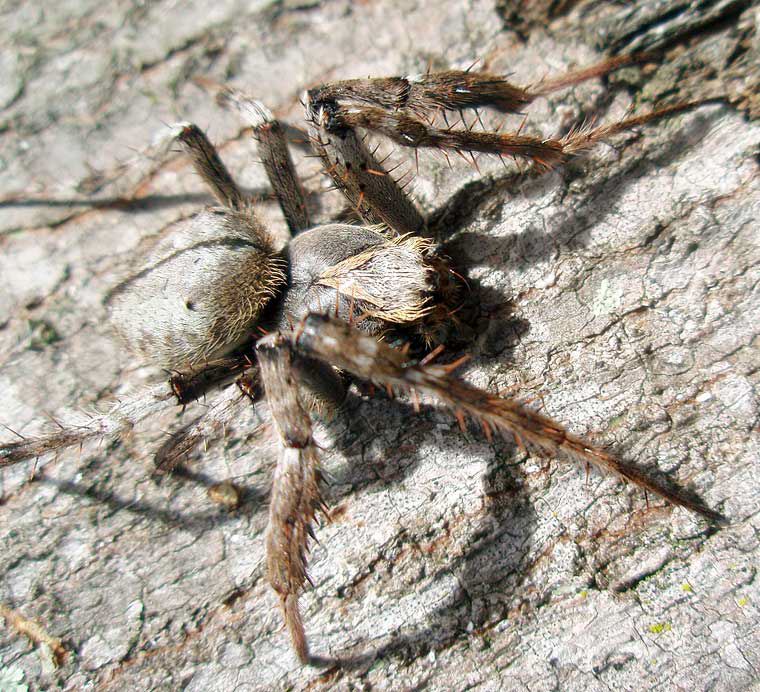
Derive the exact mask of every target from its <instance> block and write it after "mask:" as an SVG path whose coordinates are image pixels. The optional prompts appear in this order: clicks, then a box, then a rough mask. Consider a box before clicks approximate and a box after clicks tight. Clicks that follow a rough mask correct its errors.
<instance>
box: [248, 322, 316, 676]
mask: <svg viewBox="0 0 760 692" xmlns="http://www.w3.org/2000/svg"><path fill="white" fill-rule="evenodd" d="M256 354H257V357H258V361H259V367H260V369H261V377H262V380H263V383H264V389H265V391H266V396H267V401H268V402H269V409H270V411H271V413H272V419H273V421H274V427H275V429H276V431H277V433H278V436H279V439H280V457H279V460H278V462H277V467H276V469H275V471H274V476H273V478H272V495H271V500H270V502H269V524H268V526H267V534H266V550H267V574H268V576H269V582H270V584H271V585H272V587H273V588H274V590H275V591H276V592H277V593H278V594H279V596H280V601H281V604H282V608H283V614H284V616H285V623H286V625H287V628H288V631H289V632H290V638H291V640H292V642H293V648H294V649H295V651H296V653H297V654H298V658H299V659H300V660H301V661H302V662H303V663H306V662H307V661H308V660H309V648H308V644H307V642H306V635H305V633H304V628H303V622H302V620H301V613H300V611H299V608H298V597H299V595H300V593H301V591H302V590H303V586H304V583H305V582H306V580H307V579H308V575H307V573H306V552H307V550H308V540H309V537H313V535H314V534H313V529H312V526H311V524H312V522H313V521H314V518H315V515H316V512H317V510H322V511H325V509H326V508H325V504H324V501H323V499H322V495H321V492H320V484H321V481H322V475H321V473H320V470H319V454H318V450H317V446H316V444H315V443H314V440H313V438H312V427H311V420H310V418H309V414H308V413H307V412H306V410H305V409H304V407H303V405H302V404H301V401H300V398H299V387H298V381H297V379H296V375H295V369H294V367H293V361H294V359H297V358H298V356H297V354H296V353H295V349H294V348H293V345H292V343H291V341H290V340H289V339H288V338H287V337H286V336H283V335H282V334H271V335H269V336H266V337H264V338H262V339H260V340H259V341H258V342H257V344H256Z"/></svg>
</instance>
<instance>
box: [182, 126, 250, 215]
mask: <svg viewBox="0 0 760 692" xmlns="http://www.w3.org/2000/svg"><path fill="white" fill-rule="evenodd" d="M172 132H173V134H174V138H175V140H176V141H177V142H178V143H179V144H181V145H182V148H183V150H184V151H185V153H186V154H187V155H188V156H189V157H190V160H191V161H192V164H193V167H194V168H195V170H196V172H197V173H198V175H200V177H201V178H202V179H203V182H205V183H206V185H208V187H209V189H210V190H211V192H212V194H213V195H214V197H215V198H216V200H217V201H218V202H219V204H221V205H222V206H224V207H228V208H230V209H238V210H240V209H245V207H246V206H247V200H246V198H245V195H243V193H242V191H241V190H240V188H239V187H238V186H237V183H236V182H235V181H234V180H233V179H232V176H231V175H230V172H229V171H228V170H227V167H226V166H225V165H224V163H222V159H221V158H219V153H218V152H217V150H216V147H215V146H214V145H213V144H212V143H211V142H210V141H209V138H208V137H206V133H205V132H203V130H201V129H200V128H199V127H198V126H197V125H194V124H193V123H176V124H175V125H173V126H172Z"/></svg>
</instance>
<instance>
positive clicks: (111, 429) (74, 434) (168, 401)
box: [0, 383, 176, 468]
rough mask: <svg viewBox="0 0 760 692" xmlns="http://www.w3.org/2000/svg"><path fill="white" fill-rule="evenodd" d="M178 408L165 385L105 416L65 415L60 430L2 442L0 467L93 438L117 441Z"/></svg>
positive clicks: (130, 399) (137, 397)
mask: <svg viewBox="0 0 760 692" xmlns="http://www.w3.org/2000/svg"><path fill="white" fill-rule="evenodd" d="M175 405H176V400H175V398H174V393H173V392H172V390H171V388H170V387H169V386H168V385H167V384H166V383H163V384H160V385H156V386H154V387H150V388H149V389H148V390H147V391H146V390H143V391H142V392H140V393H139V394H138V395H137V396H135V397H132V398H129V399H125V400H123V401H120V402H118V403H116V404H114V405H113V406H112V407H111V408H110V409H109V410H108V411H107V412H106V413H103V414H95V415H91V416H88V415H86V414H84V413H74V412H69V413H66V414H64V415H63V416H62V417H61V419H60V420H58V419H56V420H55V423H56V425H57V426H58V428H59V429H58V430H53V431H51V432H49V433H47V434H43V435H39V436H35V437H23V436H21V439H20V440H18V441H14V442H3V443H0V468H4V467H6V466H12V465H13V464H17V463H19V462H21V461H26V460H27V459H35V458H37V457H41V456H43V455H45V454H54V453H56V452H58V451H59V450H62V449H65V448H66V447H75V446H77V445H83V444H84V443H85V442H88V441H89V440H92V439H102V440H110V439H114V438H116V437H118V436H120V435H122V434H123V433H124V432H125V431H127V430H130V429H131V428H133V427H134V426H135V425H136V424H137V423H139V422H140V421H141V420H144V419H145V418H147V417H148V416H152V415H156V414H158V413H160V412H161V411H163V410H164V409H167V408H169V407H171V406H175Z"/></svg>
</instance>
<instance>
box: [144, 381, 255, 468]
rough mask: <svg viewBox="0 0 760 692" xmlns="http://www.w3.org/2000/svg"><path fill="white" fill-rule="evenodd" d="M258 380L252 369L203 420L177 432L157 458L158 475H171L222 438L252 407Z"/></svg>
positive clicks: (162, 447) (205, 413)
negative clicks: (208, 443)
mask: <svg viewBox="0 0 760 692" xmlns="http://www.w3.org/2000/svg"><path fill="white" fill-rule="evenodd" d="M257 380H258V371H257V370H255V369H251V370H250V371H249V373H248V374H247V375H245V376H241V377H239V378H238V379H237V381H236V385H237V386H235V387H227V389H225V390H224V391H223V392H222V393H221V394H220V395H219V398H218V399H217V400H215V401H214V402H213V404H212V405H211V406H210V407H209V408H208V409H207V410H206V411H204V412H203V413H202V414H201V415H200V416H198V417H197V418H195V419H194V420H192V421H191V422H190V423H188V424H187V425H185V426H183V427H182V428H181V429H180V430H178V431H176V432H173V433H172V434H171V435H170V436H169V438H168V439H167V440H166V441H165V442H164V443H163V444H162V445H161V446H160V447H159V449H158V451H157V452H156V454H155V457H154V461H155V470H154V475H155V476H163V475H166V474H168V473H171V472H172V471H173V470H174V469H175V468H177V466H178V465H179V464H181V463H182V462H183V461H184V460H185V459H186V458H187V456H188V455H189V454H190V452H192V451H193V450H194V449H195V448H196V447H198V446H199V445H201V444H203V443H204V442H205V441H206V440H212V439H216V438H218V437H221V435H220V434H219V433H220V431H223V430H224V429H225V427H226V426H227V425H228V424H229V423H231V422H233V421H235V420H237V419H238V418H239V417H240V414H241V412H242V410H243V409H244V408H245V407H246V406H248V405H249V404H250V401H251V396H252V392H253V389H254V388H255V387H256V383H257ZM241 390H242V391H241ZM255 432H256V430H255V429H254V430H249V431H248V434H253V433H255Z"/></svg>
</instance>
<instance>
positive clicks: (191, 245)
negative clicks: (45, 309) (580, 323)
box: [0, 56, 722, 663]
mask: <svg viewBox="0 0 760 692" xmlns="http://www.w3.org/2000/svg"><path fill="white" fill-rule="evenodd" d="M639 60H641V56H638V57H636V56H628V57H624V58H618V59H614V60H608V61H605V62H603V63H600V64H599V65H595V66H593V67H590V68H588V69H585V70H580V71H576V72H572V73H569V74H567V75H565V76H562V77H558V78H555V79H550V80H544V81H543V82H540V83H539V84H537V85H534V86H528V87H521V86H517V85H514V84H511V83H510V82H508V81H507V80H506V79H505V78H504V77H502V76H498V75H493V74H489V73H486V72H479V71H471V70H449V71H446V72H435V73H426V74H422V75H418V76H413V77H392V78H383V79H370V78H367V79H354V80H348V81H339V82H333V83H328V84H325V85H323V86H320V87H317V88H314V89H312V90H310V91H308V92H307V94H306V98H305V111H306V121H307V124H308V128H309V138H310V142H311V146H312V149H313V151H314V154H315V155H316V156H318V157H319V158H320V159H321V161H322V164H323V167H324V170H325V172H326V173H327V174H328V175H329V176H330V177H331V178H332V180H333V181H334V184H335V186H336V187H337V188H338V189H339V190H341V191H342V192H343V194H344V196H345V198H346V199H347V200H348V202H349V203H350V204H351V206H352V208H353V210H354V211H355V213H356V214H357V215H358V217H360V218H361V220H362V221H363V224H361V225H359V224H356V223H329V224H325V225H317V226H313V225H312V223H311V221H310V218H309V212H308V210H307V206H306V203H305V197H304V193H303V190H302V187H301V185H300V183H299V180H298V178H297V176H296V173H295V169H294V166H293V164H292V161H291V158H290V155H289V153H288V148H287V144H286V138H285V130H284V127H283V125H282V124H281V123H280V122H278V121H277V120H276V119H275V118H274V117H273V115H272V113H271V112H270V111H269V110H268V109H267V108H266V107H265V106H264V105H262V104H261V103H260V102H258V101H256V100H254V99H253V98H251V97H249V96H247V95H245V94H243V93H241V92H239V91H236V90H231V89H223V90H222V91H221V92H220V101H221V102H222V103H223V104H224V105H226V106H228V107H232V108H234V109H236V110H237V111H238V112H239V114H240V115H241V116H242V117H243V119H244V120H245V122H246V123H247V124H248V125H249V126H250V127H252V129H253V132H254V134H255V137H256V139H257V140H258V143H259V144H258V147H259V152H260V156H261V158H262V161H263V164H264V167H265V170H266V172H267V175H268V178H269V181H270V183H271V186H272V189H273V191H274V194H275V196H276V198H277V200H278V201H279V204H280V207H281V209H282V212H283V214H284V217H285V219H286V222H287V224H288V227H289V229H290V233H291V238H290V240H289V241H288V242H287V244H286V245H285V247H284V248H283V249H279V250H278V249H276V248H275V246H274V244H273V240H272V238H271V236H270V235H269V233H268V231H267V229H266V228H265V227H264V226H263V224H262V223H261V222H260V220H259V219H258V217H257V214H256V210H255V208H254V204H253V202H252V201H251V200H250V199H249V198H247V197H246V195H245V194H243V192H242V191H241V189H240V188H239V187H238V186H237V184H236V183H235V181H234V180H233V178H232V176H231V175H230V173H229V172H228V171H227V169H226V168H225V166H224V164H223V163H222V161H221V159H220V157H219V156H218V154H217V152H216V150H215V148H214V146H213V145H212V144H211V142H210V141H209V140H208V138H207V137H206V135H205V134H204V133H203V131H202V130H201V129H199V128H198V127H197V126H196V125H193V124H191V123H180V124H177V125H175V126H173V129H172V137H173V140H174V141H176V142H178V143H179V145H180V146H181V147H182V149H183V150H184V151H185V152H186V153H187V155H189V157H190V159H191V160H192V163H193V166H194V168H195V169H196V171H197V172H198V173H199V174H200V176H201V177H202V178H203V180H204V181H205V182H206V183H207V185H208V186H209V188H210V190H211V192H212V193H213V195H214V197H215V199H216V200H217V202H218V206H214V207H208V208H206V209H204V210H202V211H201V212H200V213H198V214H197V215H196V216H195V217H193V218H192V219H189V220H187V221H185V222H183V223H182V224H180V225H179V226H178V227H177V228H176V229H175V230H174V232H173V233H172V234H171V235H170V236H168V237H167V238H165V239H163V240H162V241H161V242H160V243H159V244H158V245H157V246H156V247H155V248H154V249H153V250H152V251H151V253H150V254H149V255H148V257H147V258H146V259H145V262H144V265H143V267H142V268H141V269H140V270H139V271H138V272H136V273H135V274H134V275H133V276H131V277H130V278H129V279H127V280H126V281H125V282H123V283H122V284H120V285H119V286H117V287H116V288H115V289H114V290H113V291H112V292H111V293H110V295H109V296H108V298H107V302H108V304H109V306H110V311H111V316H112V318H113V321H114V324H115V326H116V329H117V330H118V332H119V333H120V335H121V337H122V338H123V340H124V342H125V343H126V345H127V346H128V347H129V348H130V350H131V351H133V352H134V353H135V354H137V355H138V356H140V357H141V358H143V359H144V360H146V361H148V362H151V363H155V364H159V365H161V366H163V367H164V368H166V369H168V370H169V371H171V373H172V374H171V377H170V378H169V381H168V386H167V383H162V384H159V385H157V386H155V387H154V388H152V389H150V390H149V391H148V392H146V393H145V394H144V396H141V397H139V398H136V399H134V400H129V401H125V402H121V403H119V404H117V405H115V406H114V407H113V408H112V409H111V410H110V411H108V412H107V413H105V414H103V415H100V416H96V417H94V418H92V419H87V420H86V421H84V422H83V424H81V425H73V424H70V425H65V426H63V427H62V428H61V429H60V430H58V431H55V432H52V433H50V434H46V435H42V436H39V437H35V438H26V439H21V440H20V441H13V442H6V443H3V444H0V467H4V466H9V465H11V464H14V463H17V462H19V461H22V460H25V459H31V458H35V457H39V456H42V455H44V454H47V453H51V452H55V451H56V450H58V449H61V448H63V447H66V446H72V445H79V444H82V443H83V442H84V441H85V440H87V439H89V438H93V437H114V436H117V435H118V434H119V433H120V432H122V431H123V430H125V429H127V428H129V427H131V426H132V425H134V423H135V422H136V421H138V420H140V419H142V418H145V417H146V416H148V415H150V414H151V413H153V412H155V411H158V410H160V409H161V408H163V407H165V406H166V405H168V404H171V403H173V402H176V403H178V404H180V405H185V404H187V403H189V402H191V401H194V400H196V399H198V398H199V397H201V396H202V395H203V394H205V393H206V392H208V391H209V390H211V389H213V388H219V387H223V386H226V385H230V384H231V383H235V384H236V385H237V388H239V389H240V390H242V391H243V392H244V393H245V394H247V395H248V396H249V397H250V398H251V399H256V398H258V397H259V396H260V395H261V393H262V390H263V395H264V396H265V398H266V400H267V402H268V404H269V408H270V411H271V416H272V420H273V424H274V428H275V430H276V433H277V438H278V440H279V447H280V455H279V460H278V462H277V465H276V468H275V471H274V476H273V479H272V490H271V501H270V505H269V523H268V528H267V533H266V553H267V557H266V564H267V572H268V577H269V581H270V583H271V586H272V587H273V589H274V590H275V591H276V593H277V594H278V596H279V599H280V603H281V607H282V612H283V615H284V620H285V624H286V627H287V630H288V632H289V634H290V637H291V641H292V645H293V648H294V650H295V652H296V654H297V655H298V657H299V659H300V660H301V661H302V662H304V663H306V662H308V661H309V660H310V654H309V647H308V644H307V639H306V635H305V630H304V625H303V623H302V620H301V615H300V612H299V605H298V601H299V595H300V594H301V592H302V591H303V589H304V586H305V584H306V582H307V581H308V580H309V577H308V574H307V552H308V544H309V540H310V539H313V538H314V536H315V535H314V531H313V523H314V522H315V519H316V515H317V514H318V513H319V512H322V513H324V514H325V515H327V507H326V504H325V501H324V499H323V496H322V485H323V480H324V479H323V476H322V473H321V471H320V460H319V450H318V447H317V445H316V443H315V441H314V438H313V427H312V416H313V415H315V414H327V413H329V412H331V411H334V410H336V409H337V408H338V407H339V406H340V405H341V403H342V401H343V399H344V397H345V396H346V391H347V387H348V386H349V384H350V382H351V378H355V379H357V380H361V381H368V382H372V383H375V384H378V385H380V386H382V387H385V388H387V389H388V391H389V393H392V392H393V391H405V392H408V393H409V394H410V396H411V398H412V400H413V403H414V405H415V407H418V406H419V395H420V394H424V395H427V396H429V397H431V398H433V399H435V400H436V401H438V402H439V403H440V404H442V405H444V406H445V407H448V408H449V409H451V410H452V411H453V412H454V415H455V416H456V418H457V420H458V422H459V424H460V426H461V427H462V428H464V427H465V425H466V422H467V420H468V419H470V420H474V421H476V422H477V423H479V424H480V426H481V427H482V430H483V432H484V434H485V435H486V437H488V438H490V437H491V435H492V434H493V433H495V432H498V433H509V434H511V435H513V436H514V437H515V438H516V440H517V441H518V443H520V444H521V445H524V446H526V447H529V448H533V449H536V450H538V451H541V452H544V453H547V454H553V455H554V454H556V455H563V456H567V457H570V458H573V459H575V460H578V461H580V462H582V463H584V464H587V465H588V464H594V465H596V466H597V467H600V468H601V469H603V470H606V471H609V472H612V473H615V474H617V475H618V476H619V477H621V478H622V479H623V480H626V481H630V482H632V483H634V484H636V485H638V486H640V487H642V488H643V489H644V490H645V491H651V492H653V493H655V494H657V495H660V496H661V497H663V498H665V499H667V500H668V501H670V502H671V503H673V504H675V505H680V506H682V507H685V508H687V509H689V510H691V511H693V512H696V513H697V514H700V515H701V516H703V517H705V518H706V519H708V520H711V521H717V522H719V521H721V520H722V517H721V515H720V514H718V513H717V512H715V511H713V510H711V509H709V508H707V507H705V506H704V505H703V504H702V503H701V502H700V501H699V500H698V499H696V498H693V497H691V496H689V495H688V494H687V493H686V492H684V491H682V490H676V489H673V488H671V487H669V486H666V485H663V484H660V483H658V482H655V481H653V480H652V479H650V478H648V477H647V476H646V475H644V474H643V473H642V472H640V471H638V470H637V469H636V468H634V467H631V466H628V465H625V464H623V463H621V462H620V461H618V460H617V459H616V458H615V457H614V456H612V455H611V454H609V453H608V452H606V451H604V450H603V449H601V448H598V447H595V446H593V445H592V444H590V443H588V442H586V441H584V440H582V439H580V438H578V437H575V436H573V435H572V434H570V433H568V432H567V431H566V430H565V429H564V428H563V426H562V425H561V424H559V423H557V422H555V421H553V420H551V419H550V418H548V417H546V416H544V415H542V414H539V413H537V412H535V411H533V410H531V409H530V408H528V407H526V406H524V405H522V404H520V403H518V402H517V401H515V400H513V399H509V398H505V397H502V396H499V395H496V394H492V393H489V392H487V391H483V390H480V389H478V388H476V387H474V386H472V385H470V384H467V383H466V382H465V381H463V380H462V379H460V378H458V377H457V376H456V375H455V374H454V370H455V369H456V368H457V366H458V365H459V364H460V363H461V362H462V361H463V360H464V359H463V358H460V359H459V360H455V361H454V362H451V363H448V364H436V363H435V362H434V361H435V359H436V357H437V356H438V355H439V354H440V351H441V350H442V348H443V346H442V344H443V341H444V340H445V339H446V337H447V334H448V330H449V328H450V327H451V325H452V324H453V325H456V322H457V316H456V309H457V301H458V300H460V297H461V291H462V282H461V281H460V278H461V277H460V276H459V274H457V273H456V272H455V271H454V269H453V268H452V267H450V266H449V263H448V261H447V259H446V258H445V257H444V256H442V254H441V253H440V252H439V251H438V250H437V248H436V245H435V242H434V239H433V238H431V237H429V234H428V232H427V227H426V220H425V219H424V217H423V216H422V215H421V214H420V212H419V211H418V210H417V209H416V207H415V206H414V204H413V203H412V201H411V200H410V199H409V197H407V195H406V194H405V192H404V190H403V188H402V186H401V185H399V184H398V182H397V181H396V180H394V178H393V177H392V175H391V172H390V171H389V170H386V168H385V167H384V165H383V161H380V160H378V159H377V158H376V155H375V153H376V152H374V151H371V150H370V149H369V148H368V146H367V144H366V142H365V140H364V138H363V137H362V136H360V135H359V134H358V132H359V131H367V132H369V133H374V134H378V135H383V136H385V137H387V138H389V139H390V140H392V141H393V142H394V143H396V144H398V145H401V146H404V147H410V148H413V149H414V150H415V151H416V150H417V149H420V148H433V149H436V150H438V151H440V152H443V154H444V155H446V154H448V153H449V152H454V153H457V154H461V155H471V156H472V155H474V154H475V153H482V154H486V155H493V156H505V155H506V156H511V157H514V158H515V159H516V160H517V159H520V160H523V161H526V162H527V163H528V164H529V165H530V166H531V167H532V169H533V171H534V172H535V173H540V172H543V171H546V170H548V169H551V168H554V167H556V166H559V165H561V164H563V163H564V162H566V161H567V160H569V159H570V158H571V157H573V156H575V155H577V154H580V153H583V152H584V151H586V150H588V149H590V148H591V147H593V146H594V145H595V144H597V143H598V142H600V141H602V140H606V139H607V138H609V137H611V136H613V135H615V134H617V133H619V132H622V131H625V130H629V129H631V128H633V127H636V126H640V125H645V124H647V123H649V122H652V121H655V120H657V119H660V118H663V117H666V116H670V115H672V114H675V113H679V112H681V111H684V110H686V109H688V108H692V107H693V106H694V105H695V104H692V103H686V104H678V105H675V106H670V107H666V108H661V109H658V110H654V111H652V112H650V113H647V114H644V115H640V116H632V117H628V118H626V119H624V120H622V121H620V122H616V123H612V124H608V125H601V126H597V127H594V126H584V127H580V128H577V129H574V130H572V131H571V132H569V133H568V134H567V135H565V136H564V137H562V138H557V139H541V138H537V137H533V136H527V135H522V134H520V132H519V131H518V132H517V133H515V134H503V133H498V132H489V131H485V130H484V129H483V130H481V129H477V130H476V129H475V128H473V127H467V126H464V127H461V126H455V125H450V124H449V121H448V119H447V113H448V114H450V113H452V112H455V113H456V112H459V113H460V115H461V113H462V111H465V110H472V111H475V113H476V114H477V113H478V109H480V108H490V109H494V110H496V111H499V112H502V113H516V112H519V111H521V110H522V109H523V108H525V107H527V106H528V105H529V104H530V102H531V101H533V100H534V99H536V98H538V97H540V96H542V95H545V94H548V93H550V92H552V91H555V90H558V89H561V88H563V87H566V86H569V85H572V84H576V83H579V82H581V81H583V80H586V79H589V78H591V77H596V76H599V75H602V74H606V73H608V72H610V71H612V70H614V69H616V68H618V67H621V66H623V65H627V64H630V63H632V62H636V61H639ZM440 120H443V124H442V123H440V122H439V121H440ZM479 120H480V118H479V115H478V121H479ZM462 121H463V122H464V119H463V118H462ZM401 337H405V338H406V339H407V342H406V346H404V347H401V348H395V347H394V346H392V345H391V344H393V343H396V342H397V340H398V339H399V338H401ZM412 342H415V343H418V344H422V347H423V348H424V350H425V351H426V355H424V357H417V354H416V351H415V350H412V349H411V348H410V347H409V344H411V343H412ZM227 391H228V392H237V390H236V389H235V388H233V387H228V388H227ZM226 411H228V409H225V407H223V406H215V407H212V408H211V410H210V412H209V414H207V416H206V417H205V418H201V419H199V420H198V421H195V422H193V423H191V424H190V425H188V426H185V427H184V428H182V429H181V430H180V431H178V432H176V433H175V434H174V435H172V436H171V437H170V438H169V439H168V441H167V442H166V443H164V444H163V445H162V446H161V448H160V449H159V450H158V452H157V454H156V463H157V466H158V468H159V470H161V471H162V472H167V471H170V470H171V469H172V468H174V467H175V466H176V465H177V463H178V462H179V461H180V460H181V459H182V458H183V456H185V455H186V454H187V453H188V451H190V450H191V449H192V448H193V447H194V446H195V445H196V444H197V443H198V442H199V441H200V440H202V439H203V438H204V436H206V435H208V434H211V433H212V432H213V430H214V426H215V425H217V424H218V423H219V422H223V420H224V416H225V412H226Z"/></svg>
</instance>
